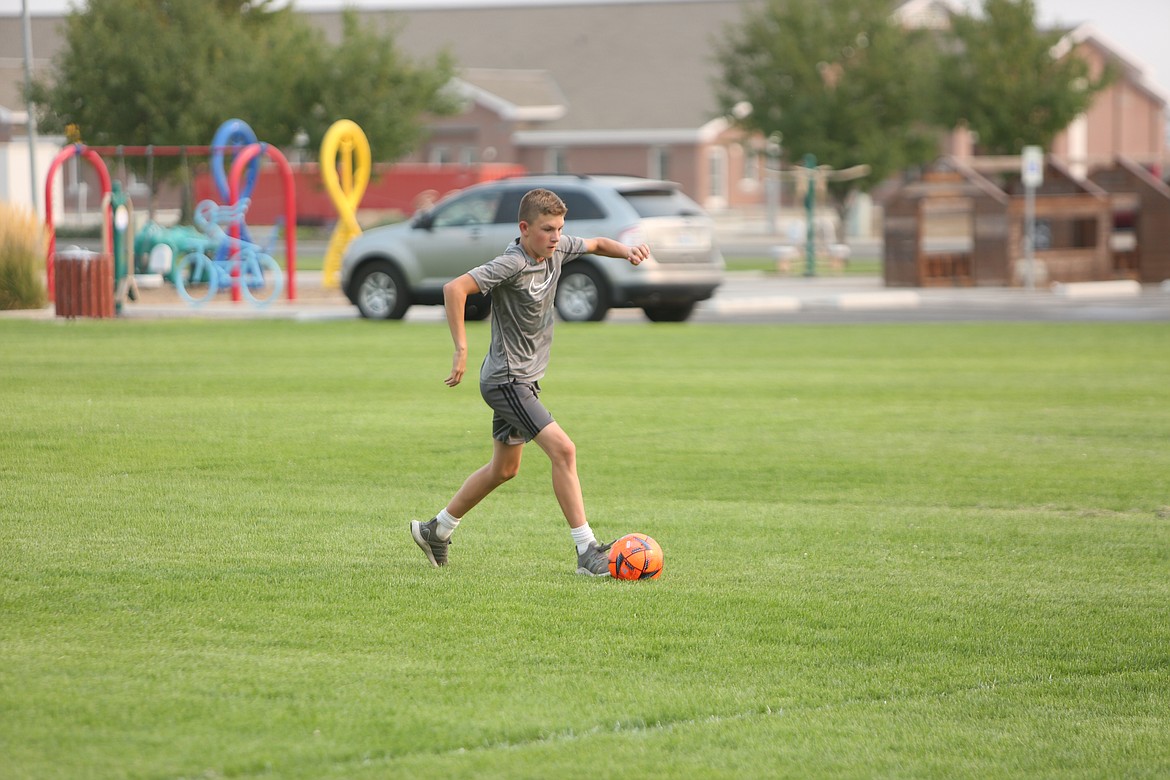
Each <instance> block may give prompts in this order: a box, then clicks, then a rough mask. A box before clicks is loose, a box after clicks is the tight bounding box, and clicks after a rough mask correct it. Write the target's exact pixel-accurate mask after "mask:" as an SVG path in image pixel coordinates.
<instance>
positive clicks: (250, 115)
mask: <svg viewBox="0 0 1170 780" xmlns="http://www.w3.org/2000/svg"><path fill="white" fill-rule="evenodd" d="M345 30H346V32H345V39H344V40H343V41H342V42H341V44H340V45H339V46H336V47H331V46H329V45H328V44H327V42H326V41H325V40H324V38H323V36H322V35H321V34H320V33H319V32H318V31H317V30H315V29H313V28H311V27H310V26H309V25H308V23H307V22H306V21H305V20H304V19H303V17H301V16H298V15H297V14H295V13H294V12H293V10H292V8H291V6H290V7H284V8H276V6H275V2H274V0H251V2H246V1H245V0H183V2H176V1H174V0H168V1H166V2H159V0H89V1H88V3H87V4H86V6H85V7H84V9H83V10H80V11H75V12H73V13H71V14H70V15H69V17H68V18H67V20H66V27H65V47H64V49H63V51H62V53H61V54H60V55H59V56H58V58H57V60H56V61H55V62H54V67H53V70H52V72H51V80H48V81H45V80H41V81H38V82H36V83H35V84H34V85H33V88H32V95H31V97H32V98H33V100H34V102H35V103H36V104H37V106H38V108H39V109H40V110H41V111H42V116H41V117H40V118H39V119H40V122H41V125H42V126H43V127H44V128H46V129H48V130H50V131H53V130H56V131H58V132H62V131H64V129H65V127H66V126H68V125H75V126H77V127H79V128H80V132H81V134H82V138H83V139H84V140H85V141H86V142H87V143H92V144H126V145H131V144H133V145H146V144H157V145H161V144H188V145H200V144H207V143H209V142H210V141H211V138H212V136H213V135H214V134H215V130H216V128H218V127H219V125H220V124H222V123H223V122H224V121H225V120H227V119H230V118H233V117H238V118H240V119H243V120H244V121H246V122H247V123H248V124H249V125H250V126H251V127H252V129H253V130H255V131H256V135H257V136H258V137H259V138H261V139H262V140H266V141H270V142H272V143H275V144H278V145H283V144H288V143H289V142H290V141H291V140H292V138H293V136H294V135H295V134H296V133H297V131H298V130H301V129H303V130H305V131H306V132H307V133H308V135H309V139H310V143H312V144H316V143H319V142H320V140H321V138H322V137H323V136H324V134H325V131H326V130H327V129H328V127H329V126H330V125H331V124H332V123H333V121H335V120H336V119H341V118H348V119H353V120H354V121H357V122H358V123H359V124H364V125H365V128H364V129H365V131H366V134H367V136H368V137H369V140H370V146H371V149H372V152H373V155H374V158H375V159H394V158H397V157H400V156H402V155H403V154H405V153H407V152H409V151H410V149H411V148H412V145H413V144H414V143H415V142H416V141H417V138H418V134H419V132H420V130H419V124H420V122H421V115H422V114H423V112H427V111H430V112H435V113H445V112H448V111H450V110H451V108H452V106H451V104H450V102H449V100H448V99H447V98H446V97H445V96H444V93H443V87H444V85H446V83H447V82H448V81H449V80H450V78H451V76H452V75H453V70H454V69H453V65H452V63H451V61H450V58H449V57H448V56H447V55H445V54H439V55H437V56H436V58H435V60H434V62H432V63H421V64H415V63H412V62H410V61H408V60H407V59H406V58H404V57H402V56H401V55H399V54H398V50H397V48H396V47H395V44H394V38H393V35H391V34H377V33H375V32H373V31H371V30H368V29H365V28H362V27H361V25H360V24H359V23H358V20H357V17H356V15H355V14H354V13H353V12H348V13H347V15H346V21H345ZM160 162H161V161H160Z"/></svg>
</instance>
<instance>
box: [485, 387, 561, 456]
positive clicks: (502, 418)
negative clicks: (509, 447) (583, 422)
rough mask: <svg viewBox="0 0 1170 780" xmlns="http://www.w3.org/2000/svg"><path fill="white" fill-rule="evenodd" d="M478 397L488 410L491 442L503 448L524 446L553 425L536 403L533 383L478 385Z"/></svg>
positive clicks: (536, 396) (546, 413)
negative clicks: (484, 402) (489, 413)
mask: <svg viewBox="0 0 1170 780" xmlns="http://www.w3.org/2000/svg"><path fill="white" fill-rule="evenodd" d="M479 394H480V395H482V396H483V400H484V401H486V402H487V405H488V406H490V407H491V408H492V411H493V412H495V414H494V415H493V416H492V438H493V439H495V440H496V441H502V442H504V443H505V444H524V443H525V442H530V441H532V440H533V439H534V438H536V434H538V433H540V432H541V431H543V430H544V429H545V427H546V426H548V424H549V423H551V422H552V421H553V416H552V415H551V414H549V411H548V409H545V408H544V404H542V403H541V402H540V384H539V383H537V382H510V383H508V384H506V385H485V384H483V383H482V382H481V383H480V385H479Z"/></svg>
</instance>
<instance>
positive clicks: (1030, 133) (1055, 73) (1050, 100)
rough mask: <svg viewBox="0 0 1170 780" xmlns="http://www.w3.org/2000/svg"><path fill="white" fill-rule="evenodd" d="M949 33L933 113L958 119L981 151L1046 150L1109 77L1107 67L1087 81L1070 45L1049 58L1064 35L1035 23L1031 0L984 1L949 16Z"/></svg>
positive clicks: (1085, 70) (1085, 67)
mask: <svg viewBox="0 0 1170 780" xmlns="http://www.w3.org/2000/svg"><path fill="white" fill-rule="evenodd" d="M952 34H953V38H954V42H955V44H956V45H954V46H952V47H951V51H950V53H948V54H947V55H945V56H944V57H943V60H942V66H941V70H940V72H941V74H942V78H941V81H942V86H943V89H942V91H941V93H940V95H941V98H942V102H941V104H940V110H941V113H940V118H942V119H945V120H946V121H947V122H948V123H950V124H951V126H954V125H957V124H958V123H959V122H966V123H967V125H968V127H970V128H971V129H972V130H974V131H975V132H976V133H978V138H979V146H980V149H981V151H983V152H985V153H989V154H1019V153H1020V151H1021V150H1022V149H1023V147H1024V146H1026V145H1029V144H1036V145H1038V146H1042V147H1044V148H1048V147H1049V146H1050V145H1051V144H1052V140H1053V139H1054V138H1055V137H1056V135H1057V134H1058V133H1060V132H1061V131H1062V130H1064V129H1065V128H1066V127H1068V125H1069V123H1070V122H1072V121H1073V120H1074V119H1075V118H1076V117H1077V115H1079V114H1081V113H1083V112H1084V111H1085V110H1087V109H1088V108H1089V106H1090V104H1091V103H1092V100H1093V96H1094V95H1095V94H1096V93H1097V92H1099V91H1100V90H1101V89H1103V88H1104V87H1106V86H1107V85H1108V84H1109V82H1110V81H1111V80H1112V78H1113V71H1112V69H1111V68H1107V69H1106V71H1105V72H1104V73H1102V74H1101V76H1100V77H1098V78H1097V79H1090V78H1089V66H1088V63H1087V62H1086V61H1085V60H1083V59H1081V58H1080V57H1078V56H1076V55H1075V54H1073V53H1072V52H1071V51H1070V52H1067V53H1065V54H1064V55H1063V56H1062V57H1056V56H1054V51H1055V47H1056V45H1057V43H1058V42H1059V41H1060V40H1061V38H1062V37H1063V35H1064V34H1063V33H1062V32H1060V31H1049V32H1044V31H1040V30H1038V29H1037V28H1036V7H1035V4H1034V3H1033V2H1032V0H984V1H983V15H982V17H981V18H977V17H974V16H971V15H966V14H964V15H959V16H956V17H955V18H954V20H953V33H952Z"/></svg>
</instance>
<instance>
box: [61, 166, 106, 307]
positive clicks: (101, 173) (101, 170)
mask: <svg viewBox="0 0 1170 780" xmlns="http://www.w3.org/2000/svg"><path fill="white" fill-rule="evenodd" d="M75 155H76V156H78V157H83V158H85V159H86V160H88V161H89V162H90V164H91V165H92V166H93V167H94V169H95V170H96V171H97V175H98V182H99V183H100V184H101V190H102V196H101V203H102V204H103V210H104V211H105V215H104V217H103V219H104V223H105V224H104V225H103V229H102V253H103V254H107V255H109V254H113V251H114V249H113V240H114V239H113V237H114V214H113V210H112V209H111V208H110V204H109V198H108V197H107V196H108V195H109V194H110V189H111V184H110V171H109V169H107V168H106V164H105V162H103V161H102V157H101V155H100V154H98V153H97V152H96V151H94V150H93V149H90V148H88V147H87V146H86V145H85V144H70V145H69V146H66V147H65V148H63V149H62V150H61V151H60V152H58V153H57V156H56V157H54V158H53V162H52V163H51V164H50V165H49V174H48V177H47V178H46V179H45V231H46V232H47V233H48V234H49V254H48V257H46V258H45V277H46V281H47V282H48V286H49V290H48V292H49V300H50V301H51V300H53V287H54V275H55V274H54V271H55V269H54V268H53V255H54V254H55V253H56V251H57V232H56V231H55V230H54V229H53V181H54V179H56V177H57V169H58V168H60V167H61V163H63V162H65V161H66V160H68V159H69V158H70V157H73V156H75Z"/></svg>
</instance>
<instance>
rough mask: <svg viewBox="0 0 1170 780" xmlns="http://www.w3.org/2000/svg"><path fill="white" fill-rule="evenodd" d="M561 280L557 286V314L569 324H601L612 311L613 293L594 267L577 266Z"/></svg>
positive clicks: (571, 267)
mask: <svg viewBox="0 0 1170 780" xmlns="http://www.w3.org/2000/svg"><path fill="white" fill-rule="evenodd" d="M568 268H569V269H570V270H567V271H565V272H564V274H563V275H562V276H561V282H560V284H559V285H558V286H557V298H556V302H555V305H556V309H557V314H559V315H560V316H561V319H562V320H565V321H566V322H598V321H600V320H603V319H605V314H606V312H607V311H609V293H608V292H607V291H606V289H605V282H604V281H602V279H601V274H600V273H598V272H597V270H596V269H594V268H593V267H592V266H589V265H577V264H576V263H574V264H573V266H569V267H568Z"/></svg>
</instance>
